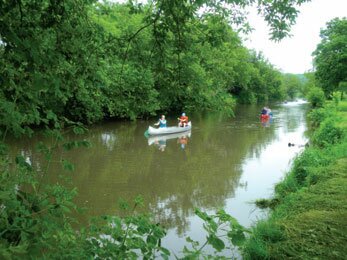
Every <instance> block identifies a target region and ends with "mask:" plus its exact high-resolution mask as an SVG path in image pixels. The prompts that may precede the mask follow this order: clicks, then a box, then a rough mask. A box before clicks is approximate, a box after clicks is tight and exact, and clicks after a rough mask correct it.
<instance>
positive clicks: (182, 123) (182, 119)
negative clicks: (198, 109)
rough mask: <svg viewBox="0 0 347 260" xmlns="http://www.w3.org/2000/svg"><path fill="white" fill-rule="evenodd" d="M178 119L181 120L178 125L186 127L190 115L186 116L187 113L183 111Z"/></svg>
mask: <svg viewBox="0 0 347 260" xmlns="http://www.w3.org/2000/svg"><path fill="white" fill-rule="evenodd" d="M177 119H178V121H179V123H178V126H180V127H185V126H187V125H188V117H187V116H186V113H182V115H181V117H179V118H177Z"/></svg>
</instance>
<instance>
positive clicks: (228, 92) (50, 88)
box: [0, 0, 305, 135]
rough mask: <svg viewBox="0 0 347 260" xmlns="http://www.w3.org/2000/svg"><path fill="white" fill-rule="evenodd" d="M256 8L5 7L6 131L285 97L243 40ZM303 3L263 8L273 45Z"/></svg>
mask: <svg viewBox="0 0 347 260" xmlns="http://www.w3.org/2000/svg"><path fill="white" fill-rule="evenodd" d="M254 2H255V1H253V0H252V1H217V2H215V1H193V2H191V1H181V0H167V1H152V2H150V3H148V4H145V5H143V4H138V3H136V2H133V1H129V2H127V3H125V4H118V3H111V2H107V1H105V2H100V1H93V0H89V1H82V0H78V1H72V0H69V1H58V2H57V1H43V2H42V3H38V2H36V1H33V0H22V1H2V2H1V3H0V16H1V17H2V19H1V23H0V29H1V30H0V32H1V33H0V66H1V68H2V70H1V85H2V88H1V91H0V128H1V129H2V131H3V132H5V131H7V132H11V133H15V134H17V135H20V134H25V133H31V132H32V128H33V127H36V126H40V127H42V126H49V127H51V126H57V127H58V124H60V123H61V122H65V123H68V122H69V121H75V122H83V123H87V124H90V123H94V122H97V121H100V120H102V119H107V118H128V119H136V118H139V117H148V116H151V115H155V114H156V113H157V112H159V111H182V110H195V109H196V108H199V109H200V110H204V109H205V110H222V111H226V112H229V113H231V112H232V109H233V105H234V104H235V99H238V100H239V101H240V102H246V103H249V102H257V101H258V102H266V101H267V100H280V99H284V98H286V97H285V96H286V93H285V91H284V90H283V88H282V87H281V74H280V73H279V72H278V71H277V70H276V69H274V68H273V66H272V65H271V64H270V63H269V62H268V61H266V59H265V58H264V57H263V56H262V55H261V54H256V53H254V52H253V51H250V50H248V49H247V48H245V47H244V46H243V45H242V42H241V39H240V37H239V36H238V33H237V32H238V30H244V31H247V30H249V27H248V25H247V21H246V20H245V13H244V12H243V11H242V10H243V9H244V8H245V7H246V6H248V5H250V4H253V3H254ZM303 2H305V1H304V0H292V1H285V2H281V3H278V2H277V1H257V3H258V10H259V12H260V13H261V14H263V16H264V19H265V20H266V21H267V22H268V23H269V25H270V28H271V31H272V38H273V39H281V38H283V37H284V36H286V35H287V34H288V32H289V28H290V26H291V25H292V24H293V23H294V21H295V18H296V16H297V10H296V8H295V5H296V4H299V5H300V4H301V3H303ZM275 14H277V15H275Z"/></svg>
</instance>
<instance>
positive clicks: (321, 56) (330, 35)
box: [313, 18, 347, 97]
mask: <svg viewBox="0 0 347 260" xmlns="http://www.w3.org/2000/svg"><path fill="white" fill-rule="evenodd" d="M320 37H321V42H320V43H319V44H318V46H317V48H316V50H315V52H314V53H313V55H314V62H315V68H316V72H315V75H316V78H317V80H318V82H319V85H320V86H321V87H322V89H323V90H324V93H325V95H326V96H327V97H330V96H331V94H332V93H333V92H334V91H337V90H342V91H346V88H345V84H347V83H346V82H347V19H346V18H342V19H339V18H335V19H333V20H331V21H330V22H328V23H327V26H326V28H325V29H322V30H321V33H320ZM339 88H340V89H339Z"/></svg>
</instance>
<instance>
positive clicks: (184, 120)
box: [180, 116, 188, 124]
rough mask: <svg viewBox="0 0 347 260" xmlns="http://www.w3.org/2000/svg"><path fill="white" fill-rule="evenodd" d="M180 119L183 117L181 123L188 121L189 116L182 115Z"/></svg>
mask: <svg viewBox="0 0 347 260" xmlns="http://www.w3.org/2000/svg"><path fill="white" fill-rule="evenodd" d="M180 119H181V123H186V124H187V123H188V117H187V116H181V117H180Z"/></svg>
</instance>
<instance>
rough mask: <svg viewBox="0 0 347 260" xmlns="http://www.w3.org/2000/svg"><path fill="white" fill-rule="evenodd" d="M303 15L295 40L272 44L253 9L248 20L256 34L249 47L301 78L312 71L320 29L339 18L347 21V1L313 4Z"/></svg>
mask: <svg viewBox="0 0 347 260" xmlns="http://www.w3.org/2000/svg"><path fill="white" fill-rule="evenodd" d="M299 11H300V13H299V15H298V17H297V20H296V24H295V25H294V26H293V27H292V30H291V34H292V37H291V38H285V39H283V40H282V41H280V42H279V43H277V42H273V41H270V40H269V30H268V27H267V25H266V23H265V22H264V21H263V20H262V18H261V17H260V16H258V15H257V14H256V11H255V9H254V10H253V9H252V10H251V11H250V14H249V16H248V20H249V23H250V24H251V26H252V27H253V28H254V31H253V32H252V33H251V34H250V35H248V38H249V39H248V40H246V41H245V45H246V47H248V48H250V49H255V50H257V51H258V52H259V51H261V52H263V54H264V56H265V57H266V58H267V59H268V60H269V62H270V63H271V64H273V65H274V66H275V67H276V68H277V69H279V70H281V71H282V72H284V73H295V74H301V73H304V72H307V71H310V70H312V56H311V54H312V52H313V51H314V50H315V49H316V47H317V44H318V43H319V42H320V37H319V32H320V29H321V28H325V25H326V23H327V22H328V21H330V20H331V19H333V18H335V17H340V18H341V17H347V0H312V1H311V2H310V3H305V4H303V5H301V6H300V7H299Z"/></svg>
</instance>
